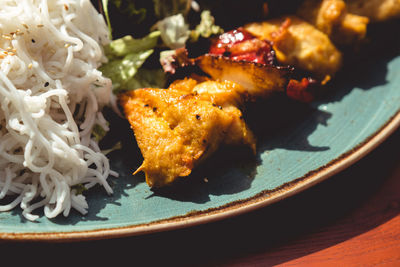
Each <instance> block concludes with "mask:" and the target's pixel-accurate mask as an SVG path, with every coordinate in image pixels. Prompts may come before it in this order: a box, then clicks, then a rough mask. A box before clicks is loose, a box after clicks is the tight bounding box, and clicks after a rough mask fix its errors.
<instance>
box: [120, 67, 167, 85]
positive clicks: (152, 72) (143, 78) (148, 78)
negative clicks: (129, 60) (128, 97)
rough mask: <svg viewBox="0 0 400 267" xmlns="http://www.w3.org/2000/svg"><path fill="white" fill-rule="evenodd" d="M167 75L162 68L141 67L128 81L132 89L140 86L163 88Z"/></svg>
mask: <svg viewBox="0 0 400 267" xmlns="http://www.w3.org/2000/svg"><path fill="white" fill-rule="evenodd" d="M165 82H166V76H165V73H164V71H163V70H162V69H145V68H140V69H139V70H138V71H137V73H136V75H135V78H134V79H131V80H129V81H128V82H127V84H126V86H127V87H128V88H129V89H130V90H135V89H139V88H162V87H163V86H164V85H165Z"/></svg>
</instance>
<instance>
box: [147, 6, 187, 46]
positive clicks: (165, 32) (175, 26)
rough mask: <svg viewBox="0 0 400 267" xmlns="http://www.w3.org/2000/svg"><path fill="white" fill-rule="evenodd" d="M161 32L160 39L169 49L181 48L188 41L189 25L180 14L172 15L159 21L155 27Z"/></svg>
mask: <svg viewBox="0 0 400 267" xmlns="http://www.w3.org/2000/svg"><path fill="white" fill-rule="evenodd" d="M155 27H156V28H157V30H159V31H160V32H161V39H162V41H163V42H164V44H165V45H166V46H168V47H169V48H170V49H178V48H180V47H183V46H184V45H185V43H186V41H187V40H188V39H189V36H190V31H189V25H188V24H187V23H186V22H185V18H184V17H183V15H182V14H178V15H173V16H170V17H166V18H165V19H163V20H160V21H158V22H157V24H156V25H155Z"/></svg>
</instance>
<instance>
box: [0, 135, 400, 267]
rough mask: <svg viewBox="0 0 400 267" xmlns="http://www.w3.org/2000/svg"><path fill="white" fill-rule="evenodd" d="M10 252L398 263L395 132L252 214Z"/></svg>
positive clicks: (182, 260)
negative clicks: (335, 171)
mask: <svg viewBox="0 0 400 267" xmlns="http://www.w3.org/2000/svg"><path fill="white" fill-rule="evenodd" d="M8 251H9V252H10V253H11V252H13V253H14V252H16V251H19V252H23V255H31V256H33V258H35V259H37V260H39V259H43V258H44V257H45V256H46V255H53V256H59V258H55V259H56V262H68V261H70V262H71V263H76V262H80V261H81V260H83V259H90V262H93V263H97V262H102V263H109V264H112V266H121V265H119V264H116V263H117V262H118V261H121V262H125V263H130V264H129V265H127V264H124V265H126V266H272V265H280V266H400V130H397V131H396V132H395V133H394V134H393V135H392V136H391V137H389V138H388V139H387V140H386V141H385V142H384V143H383V144H381V145H380V146H379V147H378V148H377V149H375V150H374V151H373V152H372V153H370V154H369V155H367V156H366V157H365V158H363V159H362V160H360V161H359V162H357V163H356V164H355V165H353V166H351V167H350V168H348V169H346V170H345V171H343V172H341V173H340V174H338V175H335V176H333V177H331V178H329V179H328V180H326V181H324V182H322V183H321V184H318V185H317V186H314V187H312V188H310V189H308V190H306V191H304V192H302V193H300V194H298V195H295V196H293V197H291V198H289V199H286V200H283V201H281V202H279V203H275V204H273V205H271V206H268V207H265V208H262V209H259V210H256V211H254V212H251V213H247V214H244V215H241V216H238V217H234V218H230V219H226V220H223V221H218V222H214V223H210V224H205V225H200V226H196V227H191V228H186V229H180V230H175V231H170V232H163V233H155V234H150V235H145V236H136V237H128V238H121V239H111V240H99V241H86V242H80V243H20V242H18V243H10V242H6V243H2V244H0V253H1V255H3V256H4V255H7V252H8ZM23 258H25V259H28V260H29V259H31V258H29V257H20V259H23ZM90 266H94V265H92V264H90Z"/></svg>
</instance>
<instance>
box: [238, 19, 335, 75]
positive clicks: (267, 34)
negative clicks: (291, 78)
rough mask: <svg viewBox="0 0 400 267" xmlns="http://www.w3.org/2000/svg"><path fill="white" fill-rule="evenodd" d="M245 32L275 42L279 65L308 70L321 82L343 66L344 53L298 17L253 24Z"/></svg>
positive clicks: (326, 37)
mask: <svg viewBox="0 0 400 267" xmlns="http://www.w3.org/2000/svg"><path fill="white" fill-rule="evenodd" d="M245 29H246V30H247V31H249V32H250V33H252V34H253V35H255V36H257V37H258V38H261V39H265V40H269V41H272V42H273V48H274V49H275V51H276V57H277V58H278V60H279V62H281V63H283V64H288V65H292V66H295V67H298V68H300V69H303V70H305V71H309V72H311V73H312V74H314V75H315V76H316V77H318V78H319V79H325V78H327V77H330V76H332V75H334V74H335V73H336V71H338V69H339V68H340V66H341V63H342V54H341V53H340V51H339V50H338V49H337V48H336V47H335V45H333V44H332V42H331V40H330V39H329V37H328V36H327V35H326V34H324V33H323V32H321V31H319V30H318V29H316V28H315V27H314V26H313V25H311V24H309V23H308V22H306V21H304V20H302V19H300V18H298V17H296V16H287V17H282V18H278V19H272V20H268V21H264V22H255V23H251V24H248V25H246V26H245Z"/></svg>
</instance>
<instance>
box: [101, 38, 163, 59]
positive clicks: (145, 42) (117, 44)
mask: <svg viewBox="0 0 400 267" xmlns="http://www.w3.org/2000/svg"><path fill="white" fill-rule="evenodd" d="M160 34H161V33H160V32H159V31H154V32H151V33H150V34H149V35H147V36H145V37H144V38H142V39H134V38H133V37H132V36H131V35H126V36H124V37H122V38H120V39H116V40H114V41H112V42H111V43H110V44H109V45H108V46H106V47H104V52H105V54H106V56H107V58H108V59H113V58H118V57H124V56H126V55H128V54H132V53H140V52H142V51H146V50H149V49H153V48H154V47H155V46H156V45H157V41H158V37H159V36H160Z"/></svg>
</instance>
